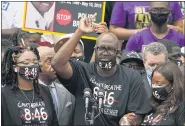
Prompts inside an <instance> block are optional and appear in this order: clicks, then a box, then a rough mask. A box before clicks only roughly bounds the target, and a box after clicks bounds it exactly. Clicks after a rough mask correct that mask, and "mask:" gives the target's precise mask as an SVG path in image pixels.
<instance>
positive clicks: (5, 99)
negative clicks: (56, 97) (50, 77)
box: [1, 47, 58, 126]
mask: <svg viewBox="0 0 185 126" xmlns="http://www.w3.org/2000/svg"><path fill="white" fill-rule="evenodd" d="M39 59H40V57H39V53H38V51H37V49H35V48H22V47H12V48H9V49H8V50H7V51H6V53H5V57H4V59H3V62H2V85H3V86H2V89H1V91H2V93H1V96H2V97H1V98H2V100H1V101H2V104H1V110H2V111H1V114H2V117H1V119H2V125H38V126H40V125H42V126H48V125H52V126H56V125H58V121H57V117H56V112H55V109H54V105H53V101H52V98H51V94H50V92H49V90H48V89H47V88H46V87H44V86H42V85H39V84H38V74H39V72H40V67H39Z"/></svg>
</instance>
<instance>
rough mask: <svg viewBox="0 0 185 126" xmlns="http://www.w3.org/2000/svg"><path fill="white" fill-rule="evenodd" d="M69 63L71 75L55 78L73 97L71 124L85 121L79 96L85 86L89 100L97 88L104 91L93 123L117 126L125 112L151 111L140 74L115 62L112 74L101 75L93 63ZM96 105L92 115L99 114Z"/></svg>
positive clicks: (83, 105) (89, 111) (90, 110)
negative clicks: (115, 67) (66, 77)
mask: <svg viewBox="0 0 185 126" xmlns="http://www.w3.org/2000/svg"><path fill="white" fill-rule="evenodd" d="M70 64H71V66H72V69H73V75H72V78H71V79H70V80H63V79H61V78H60V77H59V80H60V82H61V83H62V84H64V86H65V87H66V88H67V89H68V90H69V91H70V92H71V93H72V94H73V95H74V96H75V97H76V106H75V114H74V125H84V124H85V118H84V115H85V102H84V99H83V95H84V94H83V91H84V89H85V88H90V89H91V90H92V98H93V99H97V92H98V90H99V89H104V91H105V95H104V99H103V103H104V105H103V107H102V108H101V110H100V111H101V114H100V115H99V116H98V117H97V118H95V120H94V125H113V126H117V125H119V120H120V119H121V118H122V116H123V115H125V114H127V113H129V112H135V113H136V114H147V113H148V112H149V111H150V110H151V107H150V105H149V103H148V100H147V95H146V92H145V89H144V84H143V81H142V77H141V75H140V74H139V73H138V72H137V71H135V70H132V69H130V68H126V67H124V66H120V65H117V70H116V72H115V73H114V74H113V75H112V76H109V77H102V76H100V75H99V74H97V71H96V63H95V62H93V63H90V64H87V63H84V62H81V61H70ZM92 101H94V100H92ZM96 103H98V102H96ZM96 103H95V104H96ZM93 104H94V103H93V102H90V104H89V109H88V113H87V119H90V115H91V114H89V113H91V112H92V105H93ZM97 108H98V106H97ZM97 108H95V116H96V115H98V113H99V111H98V109H97Z"/></svg>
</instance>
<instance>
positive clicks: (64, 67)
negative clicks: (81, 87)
mask: <svg viewBox="0 0 185 126" xmlns="http://www.w3.org/2000/svg"><path fill="white" fill-rule="evenodd" d="M95 17H96V13H95V14H94V15H93V16H92V18H86V19H81V20H80V24H79V27H78V29H77V30H76V31H75V33H74V35H73V36H72V37H71V38H70V39H69V40H68V41H67V42H66V43H65V44H64V45H63V46H62V47H61V48H60V49H59V50H58V52H57V53H56V54H55V56H54V58H53V59H52V62H51V65H52V67H53V69H54V70H55V71H56V72H57V74H58V75H59V76H60V77H61V78H63V79H70V78H71V77H72V75H73V70H72V67H71V65H70V63H69V59H70V57H71V55H72V53H73V51H74V49H75V48H76V46H77V44H78V43H79V41H80V38H81V37H82V35H83V34H85V33H91V32H93V31H94V27H93V19H94V18H95Z"/></svg>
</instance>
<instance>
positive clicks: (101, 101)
mask: <svg viewBox="0 0 185 126" xmlns="http://www.w3.org/2000/svg"><path fill="white" fill-rule="evenodd" d="M104 93H105V91H104V89H99V91H98V93H97V94H98V99H99V106H98V107H99V109H101V108H102V104H103V98H104Z"/></svg>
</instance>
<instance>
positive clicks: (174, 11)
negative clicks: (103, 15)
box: [110, 1, 182, 29]
mask: <svg viewBox="0 0 185 126" xmlns="http://www.w3.org/2000/svg"><path fill="white" fill-rule="evenodd" d="M149 7H150V2H149V1H148V2H137V1H136V2H115V4H114V8H113V10H112V15H111V21H110V24H112V25H116V26H118V27H124V28H127V29H141V28H144V27H146V26H148V25H149V23H150V16H149V13H148V11H149ZM169 10H170V11H171V14H170V15H169V22H168V24H172V22H173V21H176V20H178V19H180V18H182V12H181V8H180V4H179V3H178V2H169Z"/></svg>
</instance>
